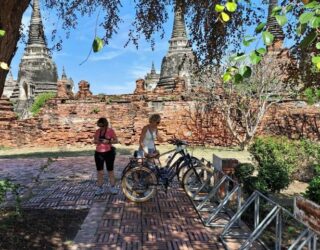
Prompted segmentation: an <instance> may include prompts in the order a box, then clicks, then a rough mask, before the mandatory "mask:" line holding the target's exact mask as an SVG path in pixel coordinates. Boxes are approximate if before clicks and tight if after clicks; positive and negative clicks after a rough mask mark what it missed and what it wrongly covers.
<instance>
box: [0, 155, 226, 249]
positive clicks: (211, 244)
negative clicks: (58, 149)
mask: <svg viewBox="0 0 320 250" xmlns="http://www.w3.org/2000/svg"><path fill="white" fill-rule="evenodd" d="M127 162H128V157H126V156H117V159H116V163H115V166H116V177H117V178H119V177H120V176H121V171H122V169H123V167H124V166H125V165H126V164H127ZM0 176H1V177H8V178H10V179H12V180H14V181H15V182H17V183H20V184H21V185H23V188H22V189H21V191H22V193H23V194H24V196H25V197H26V198H28V197H30V198H29V199H27V200H26V201H24V202H23V206H24V207H28V208H35V209H44V208H53V209H87V208H90V211H89V214H88V216H87V218H86V219H85V221H84V223H83V225H82V226H81V230H80V231H79V232H78V234H77V236H76V238H75V240H74V242H75V243H74V245H73V247H72V248H73V249H132V250H134V249H137V250H138V249H181V250H182V249H223V248H222V247H221V244H219V243H218V242H217V233H218V232H217V231H216V232H214V231H213V230H212V229H210V228H206V227H204V226H203V225H202V223H201V221H200V219H199V217H198V215H197V213H196V211H195V210H194V208H193V206H192V204H191V202H190V201H189V199H188V197H187V196H186V195H185V194H184V192H183V190H182V189H181V188H179V185H178V184H177V183H176V184H175V185H174V187H173V188H171V189H169V191H168V193H167V194H165V193H164V192H163V191H161V190H159V191H158V192H157V195H156V196H155V197H154V198H153V199H152V200H150V201H148V202H145V203H141V204H137V203H133V202H130V201H128V200H127V199H126V198H125V196H124V195H123V194H122V192H119V193H118V194H117V195H111V194H109V193H108V192H106V193H105V194H104V195H101V196H99V197H97V196H94V191H95V176H96V172H95V167H94V162H93V157H66V158H58V159H56V160H54V161H53V162H47V159H0ZM105 188H106V189H107V188H108V186H107V184H105ZM9 198H10V197H9Z"/></svg>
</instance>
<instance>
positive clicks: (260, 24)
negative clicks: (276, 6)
mask: <svg viewBox="0 0 320 250" xmlns="http://www.w3.org/2000/svg"><path fill="white" fill-rule="evenodd" d="M265 26H266V23H259V24H258V26H257V27H256V29H255V32H256V33H260V32H261V31H262V30H263V28H264V27H265Z"/></svg>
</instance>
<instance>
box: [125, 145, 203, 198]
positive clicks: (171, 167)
mask: <svg viewBox="0 0 320 250" xmlns="http://www.w3.org/2000/svg"><path fill="white" fill-rule="evenodd" d="M170 143H171V144H173V145H175V146H176V147H175V149H173V150H169V151H167V152H165V153H163V154H161V155H160V157H161V156H163V155H166V154H171V153H173V155H172V156H171V155H169V157H168V160H167V163H166V164H165V166H164V167H161V163H160V161H159V160H158V159H156V158H152V157H151V158H143V159H137V158H132V159H131V160H130V162H129V164H128V165H127V166H126V168H125V169H124V171H123V173H122V177H121V187H122V191H123V193H124V195H125V196H126V197H127V198H128V199H129V200H131V201H134V202H144V201H147V200H149V199H151V198H152V197H153V195H154V194H155V192H156V187H157V186H163V187H164V188H165V190H166V191H167V190H168V187H169V186H170V184H171V183H172V181H173V179H174V178H175V176H177V178H178V180H179V181H180V182H181V180H182V175H183V174H184V173H185V170H187V169H189V168H195V167H196V166H198V165H199V164H201V162H200V160H199V159H197V158H196V157H193V156H190V154H189V153H188V151H187V145H188V144H187V142H185V141H182V140H179V139H172V140H170ZM176 156H179V157H178V159H176ZM157 161H158V164H157V163H156V162H157Z"/></svg>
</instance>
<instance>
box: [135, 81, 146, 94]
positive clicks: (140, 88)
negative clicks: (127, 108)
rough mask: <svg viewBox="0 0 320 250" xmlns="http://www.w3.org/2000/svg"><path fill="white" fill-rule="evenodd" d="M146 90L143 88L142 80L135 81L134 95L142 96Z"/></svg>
mask: <svg viewBox="0 0 320 250" xmlns="http://www.w3.org/2000/svg"><path fill="white" fill-rule="evenodd" d="M145 91H146V90H145V88H144V80H143V79H138V80H136V89H135V91H134V94H142V93H144V92H145Z"/></svg>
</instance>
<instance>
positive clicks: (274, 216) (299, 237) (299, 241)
mask: <svg viewBox="0 0 320 250" xmlns="http://www.w3.org/2000/svg"><path fill="white" fill-rule="evenodd" d="M250 206H253V207H254V212H253V213H252V212H251V211H249V214H252V215H253V230H252V232H249V233H242V234H241V233H237V232H233V226H234V225H239V224H241V223H242V221H241V216H243V215H244V213H245V212H246V211H247V212H248V210H249V207H250ZM263 206H265V207H266V206H269V208H270V209H269V210H270V211H268V213H267V215H265V216H264V218H263V219H262V217H263V216H262V208H263ZM288 218H289V219H291V220H292V222H294V225H293V226H294V227H293V226H291V230H292V229H293V231H295V229H298V231H295V234H296V237H292V238H290V240H291V241H289V242H290V243H291V244H290V243H288V244H290V245H286V246H283V244H282V243H283V241H284V240H283V232H284V229H286V230H288V229H289V226H287V228H284V225H285V221H288ZM272 223H274V227H275V230H274V231H275V232H274V234H275V235H273V236H274V246H273V247H272V248H271V249H275V250H281V249H288V250H294V249H297V250H298V249H299V250H300V249H308V250H316V249H317V237H318V236H317V234H316V233H315V232H313V231H312V230H311V229H310V228H308V226H306V225H304V224H303V223H302V222H300V221H298V220H297V219H296V218H295V217H294V215H293V214H291V213H290V212H289V211H288V210H286V209H285V208H283V207H281V206H280V205H278V204H277V203H275V202H274V201H272V200H270V199H269V198H268V197H266V196H264V195H263V194H261V193H260V192H258V191H255V192H254V193H253V194H252V195H251V196H250V197H249V198H248V199H247V201H246V202H245V203H244V204H243V205H242V206H241V208H240V209H239V210H238V211H237V213H235V214H234V216H233V217H232V218H231V220H230V222H229V223H228V224H227V225H226V226H225V228H224V230H223V232H222V234H221V235H220V239H221V241H222V243H223V245H224V247H225V248H226V249H229V248H228V244H227V240H228V239H236V240H237V239H238V240H239V239H241V240H243V241H244V242H243V243H242V244H241V246H240V247H239V248H238V249H240V250H243V249H249V248H250V247H251V246H252V244H254V243H256V244H260V246H262V247H264V248H265V249H270V248H269V247H268V246H266V244H265V243H264V242H263V241H262V240H261V239H260V238H259V237H261V236H262V234H263V233H265V232H266V228H268V226H271V225H273V224H272ZM242 224H244V223H242ZM249 231H250V229H249ZM287 241H288V239H287ZM257 248H258V247H257V246H255V248H254V249H257Z"/></svg>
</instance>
